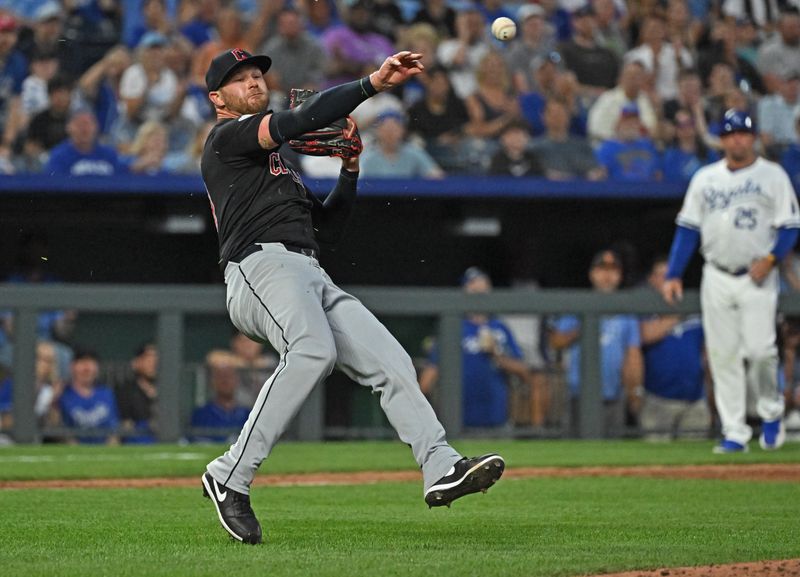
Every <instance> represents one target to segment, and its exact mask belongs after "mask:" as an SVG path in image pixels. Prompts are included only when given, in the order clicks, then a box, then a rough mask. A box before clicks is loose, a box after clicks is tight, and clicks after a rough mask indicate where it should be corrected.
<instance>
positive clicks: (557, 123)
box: [533, 98, 606, 180]
mask: <svg viewBox="0 0 800 577" xmlns="http://www.w3.org/2000/svg"><path fill="white" fill-rule="evenodd" d="M544 125H545V134H544V135H542V136H541V137H540V138H537V139H536V140H534V141H533V150H534V152H535V153H536V156H537V158H538V159H539V161H540V162H541V164H542V167H543V168H544V175H545V176H546V177H547V178H548V179H550V180H573V179H586V180H603V179H605V178H606V169H605V167H603V166H602V165H600V164H599V163H598V162H597V159H596V158H595V156H594V152H593V151H592V148H591V146H589V143H588V142H587V141H586V139H585V138H578V137H576V136H573V135H571V134H570V132H569V126H570V115H569V109H568V107H567V104H565V103H564V102H563V101H561V100H560V99H558V98H549V99H548V100H547V105H546V106H545V109H544Z"/></svg>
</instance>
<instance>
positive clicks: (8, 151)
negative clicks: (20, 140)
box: [0, 13, 28, 174]
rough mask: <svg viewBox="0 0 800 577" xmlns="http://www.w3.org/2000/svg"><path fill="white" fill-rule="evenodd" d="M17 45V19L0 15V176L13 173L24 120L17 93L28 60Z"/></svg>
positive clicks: (25, 71)
mask: <svg viewBox="0 0 800 577" xmlns="http://www.w3.org/2000/svg"><path fill="white" fill-rule="evenodd" d="M16 43H17V21H16V19H14V17H12V16H10V15H8V14H3V13H0V139H1V140H0V174H2V173H9V172H12V171H13V167H12V166H11V155H12V152H13V148H14V146H15V145H16V143H17V142H16V141H17V135H18V134H19V132H20V130H21V128H22V126H23V120H24V116H23V115H22V99H21V98H20V94H21V92H22V82H23V81H24V80H25V78H26V77H27V76H28V61H27V59H26V58H25V56H23V55H22V53H21V52H20V51H18V50H16V49H15V48H14V45H15V44H16Z"/></svg>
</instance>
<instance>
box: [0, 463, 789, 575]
mask: <svg viewBox="0 0 800 577" xmlns="http://www.w3.org/2000/svg"><path fill="white" fill-rule="evenodd" d="M504 477H505V478H507V479H509V478H510V479H529V478H535V477H563V478H566V477H647V478H662V479H719V480H726V481H758V482H795V483H796V482H800V464H793V463H788V464H770V465H765V464H754V465H697V466H693V465H687V466H648V467H516V468H510V469H507V470H506V473H505V475H504ZM420 479H421V475H420V473H419V472H418V471H363V472H356V473H310V474H263V475H259V476H258V477H257V478H256V481H255V485H257V486H279V487H287V486H321V485H361V484H374V483H382V482H402V481H419V480H420ZM199 486H200V477H199V475H198V476H197V477H189V478H187V477H178V478H167V477H162V478H138V479H137V478H127V479H74V480H64V479H49V480H23V481H0V490H4V489H64V488H70V489H80V488H86V489H114V488H149V487H198V488H199ZM739 575H747V576H748V577H769V576H781V577H800V559H788V560H778V561H759V562H753V563H735V564H730V565H709V566H705V567H678V568H663V569H655V570H652V571H628V572H625V573H615V574H613V575H610V574H605V575H603V576H602V577H731V576H739ZM595 577H600V576H595Z"/></svg>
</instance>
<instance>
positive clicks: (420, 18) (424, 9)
mask: <svg viewBox="0 0 800 577" xmlns="http://www.w3.org/2000/svg"><path fill="white" fill-rule="evenodd" d="M411 22H412V24H418V23H420V22H424V23H426V24H430V25H431V26H433V27H434V28H435V29H436V31H437V32H438V34H439V36H440V37H441V38H453V37H454V36H456V11H455V10H453V8H452V7H450V6H449V5H448V3H447V0H427V1H426V2H420V5H419V9H418V10H417V13H416V14H414V18H413V19H412V20H411Z"/></svg>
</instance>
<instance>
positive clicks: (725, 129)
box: [719, 108, 756, 136]
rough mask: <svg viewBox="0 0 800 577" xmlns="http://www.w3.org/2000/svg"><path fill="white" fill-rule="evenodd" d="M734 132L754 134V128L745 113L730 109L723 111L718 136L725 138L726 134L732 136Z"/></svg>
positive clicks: (750, 119) (753, 124)
mask: <svg viewBox="0 0 800 577" xmlns="http://www.w3.org/2000/svg"><path fill="white" fill-rule="evenodd" d="M734 132H749V133H750V134H755V132H756V126H755V123H754V122H753V119H752V118H750V115H749V114H747V112H744V111H743V110H736V109H734V108H731V109H729V110H727V111H725V116H723V117H722V128H721V130H720V131H719V133H720V136H725V135H726V134H733V133H734Z"/></svg>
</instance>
